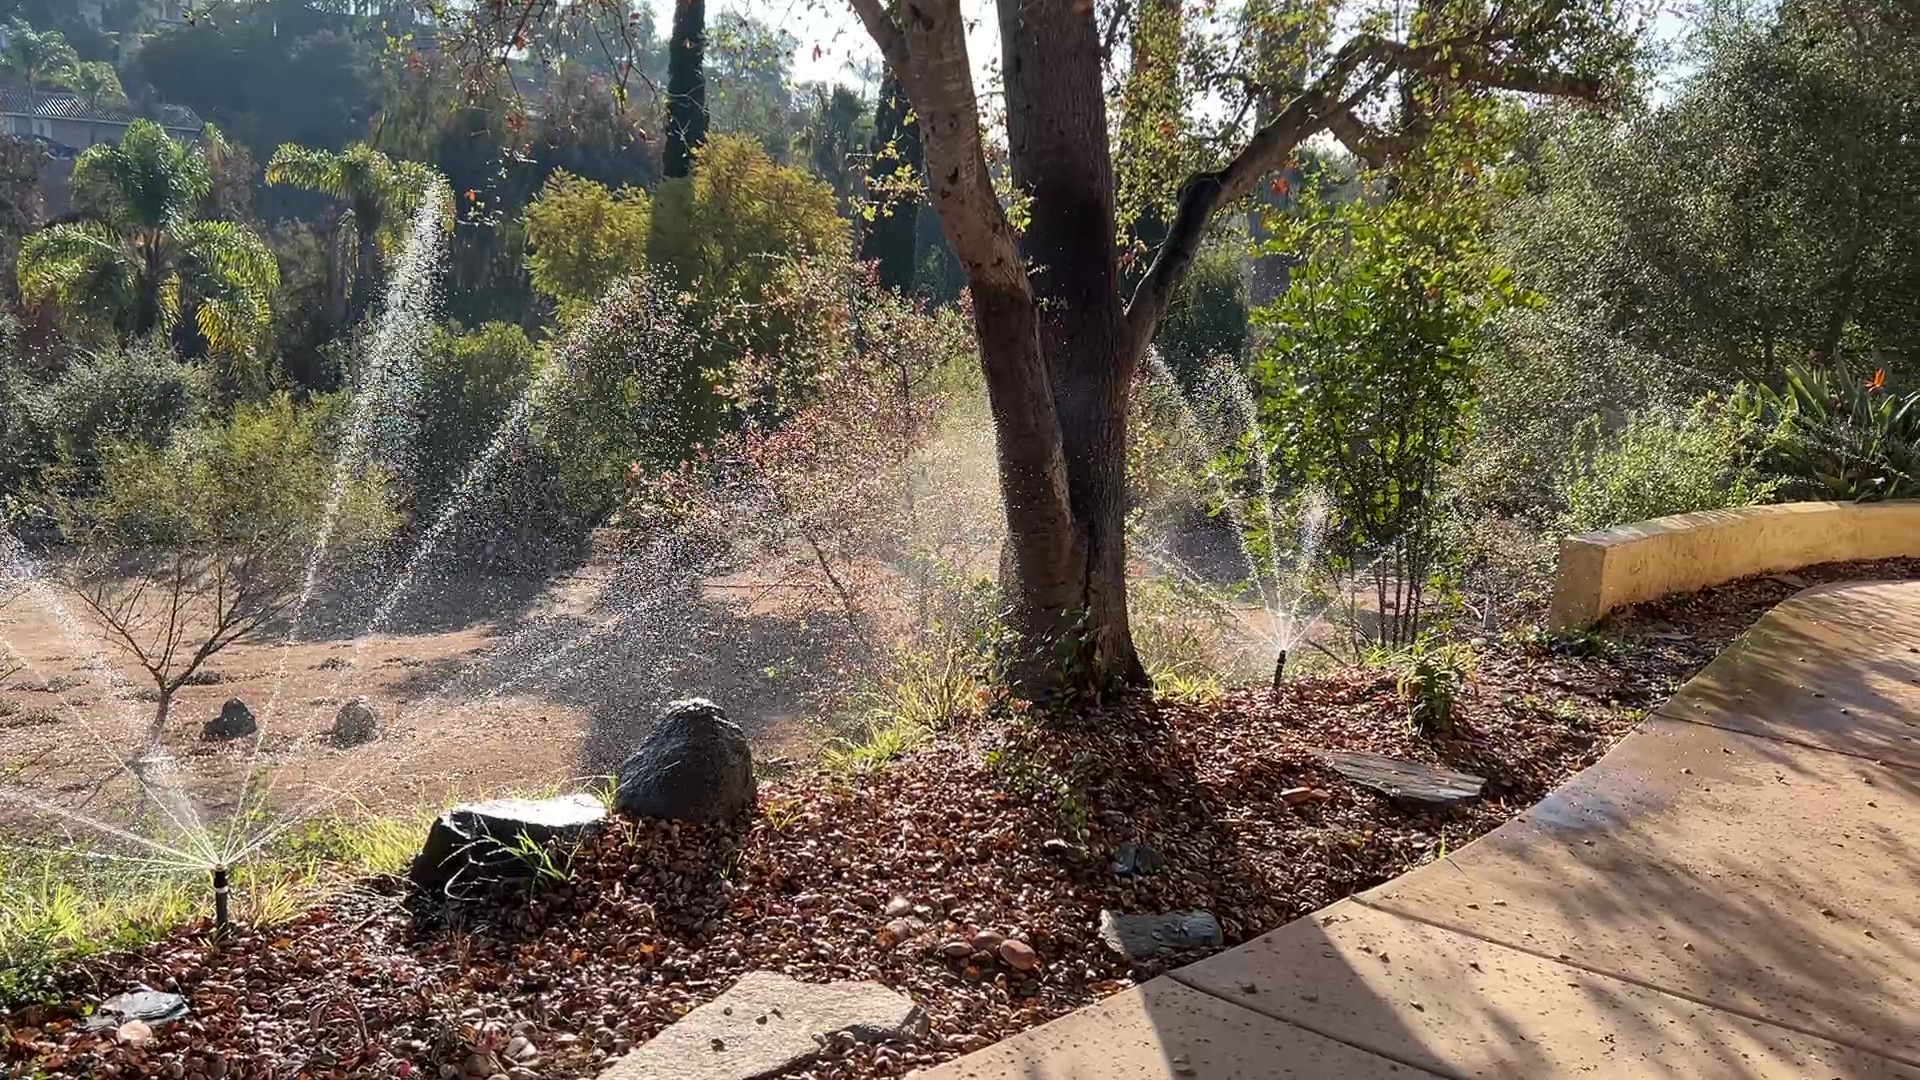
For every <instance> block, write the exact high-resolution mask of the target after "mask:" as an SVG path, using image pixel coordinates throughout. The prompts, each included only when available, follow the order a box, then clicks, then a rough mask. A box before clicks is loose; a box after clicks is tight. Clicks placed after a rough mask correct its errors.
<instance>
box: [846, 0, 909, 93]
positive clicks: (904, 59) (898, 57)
mask: <svg viewBox="0 0 1920 1080" xmlns="http://www.w3.org/2000/svg"><path fill="white" fill-rule="evenodd" d="M848 2H849V3H851V4H852V5H853V12H854V14H856V15H858V16H860V22H861V23H862V24H863V25H865V26H866V28H867V34H868V35H869V36H870V37H872V38H873V43H874V44H875V45H878V46H879V47H880V55H881V56H884V57H886V60H887V63H888V65H889V66H891V67H892V68H893V70H894V71H895V72H896V73H897V74H898V75H899V76H900V80H901V81H902V82H905V81H906V80H907V78H908V75H907V72H908V69H909V68H911V67H912V66H913V58H912V57H911V56H910V55H909V54H908V51H907V35H906V31H904V30H902V29H900V24H899V23H897V22H895V21H894V18H893V16H892V15H889V14H888V13H887V9H886V7H885V6H883V5H882V4H881V3H880V0H848Z"/></svg>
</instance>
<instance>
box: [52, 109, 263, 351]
mask: <svg viewBox="0 0 1920 1080" xmlns="http://www.w3.org/2000/svg"><path fill="white" fill-rule="evenodd" d="M216 134H217V133H216ZM73 187H74V191H75V194H76V201H78V202H80V203H81V204H82V206H83V207H84V208H85V212H86V214H87V220H83V221H74V222H63V223H60V224H56V225H53V226H50V227H48V228H46V229H44V230H42V231H40V232H37V233H35V234H33V235H32V236H30V237H28V238H27V240H26V242H25V243H24V244H23V245H22V246H21V250H20V289H21V292H22V293H23V294H24V295H25V296H27V297H28V298H30V299H33V300H47V299H51V300H53V301H55V302H56V303H57V304H59V306H60V310H61V315H62V318H63V319H64V320H66V321H67V322H68V323H69V324H70V325H73V326H76V327H79V328H82V329H83V330H86V329H100V328H107V329H111V330H112V331H114V332H116V333H118V335H119V336H120V337H121V338H122V339H128V338H135V337H145V336H147V335H148V334H152V333H156V332H167V331H171V330H172V329H173V328H174V327H175V325H176V324H177V323H178V322H179V321H180V317H181V314H182V312H183V311H191V312H192V315H193V320H194V324H195V326H196V328H197V329H198V330H199V332H200V334H201V335H202V336H203V337H204V338H205V339H206V341H207V345H208V347H209V348H210V349H211V350H212V351H213V352H215V353H216V354H219V355H223V356H226V357H229V358H236V359H237V358H243V357H248V356H250V355H252V353H253V351H254V349H255V348H256V347H257V346H258V345H260V344H261V343H262V342H263V341H264V340H265V339H266V337H267V335H268V333H269V331H270V324H271V317H272V297H273V293H274V290H275V289H276V288H277V287H278V286H279V283H280V270H279V266H278V264H277V263H275V261H274V258H273V253H272V252H271V251H270V250H269V249H268V248H267V246H266V244H264V243H263V242H261V240H260V238H259V237H258V236H256V235H255V234H254V233H253V232H251V231H250V230H248V229H246V228H243V227H242V226H240V225H237V224H235V223H233V222H230V221H202V220H198V219H197V218H196V217H195V214H196V212H197V210H198V209H199V207H200V205H201V203H202V202H203V201H204V200H205V199H206V198H207V195H208V193H209V192H210V191H211V190H212V182H211V179H210V177H209V173H208V169H207V160H206V151H205V149H204V148H202V147H201V146H198V145H195V144H190V143H184V142H178V141H175V140H174V139H172V138H170V137H169V136H168V135H167V133H166V132H165V131H163V130H162V129H161V128H160V127H159V125H157V124H154V123H152V122H150V121H146V120H138V121H135V122H134V123H133V124H132V125H131V126H130V127H129V128H128V129H127V133H126V136H125V137H124V138H122V139H121V141H120V143H119V145H117V146H115V145H108V144H104V143H103V144H101V145H98V146H94V147H91V148H89V149H88V150H87V151H86V152H85V153H83V154H81V155H80V160H79V161H78V162H77V163H75V165H74V170H73Z"/></svg>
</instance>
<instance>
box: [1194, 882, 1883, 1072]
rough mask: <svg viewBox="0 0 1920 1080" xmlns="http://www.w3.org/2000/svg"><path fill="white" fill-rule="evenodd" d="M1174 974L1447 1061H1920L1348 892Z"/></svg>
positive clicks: (1499, 1064)
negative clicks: (1349, 896) (1585, 966)
mask: <svg viewBox="0 0 1920 1080" xmlns="http://www.w3.org/2000/svg"><path fill="white" fill-rule="evenodd" d="M1172 978H1174V979H1175V980H1177V981H1179V982H1182V983H1185V984H1187V985H1189V986H1192V987H1195V988H1196V989H1200V990H1204V991H1206V992H1207V993H1210V994H1215V995H1218V996H1220V997H1223V998H1226V999H1228V1000H1231V1001H1235V1002H1238V1003H1239V1004H1241V1005H1243V1006H1245V1007H1246V1008H1248V1009H1251V1010H1253V1011H1255V1012H1258V1013H1261V1014H1263V1015H1266V1016H1270V1017H1273V1018H1275V1019H1278V1020H1284V1021H1286V1022H1288V1023H1291V1024H1294V1025H1297V1026H1299V1027H1302V1028H1305V1029H1307V1030H1310V1031H1317V1032H1320V1033H1322V1034H1324V1035H1328V1036H1331V1037H1333V1038H1337V1039H1339V1040H1340V1041H1342V1042H1346V1043H1350V1044H1352V1045H1354V1046H1358V1047H1361V1048H1364V1049H1366V1050H1370V1051H1373V1052H1375V1053H1379V1054H1383V1055H1385V1056H1388V1057H1391V1058H1394V1059H1396V1060H1400V1061H1405V1062H1410V1063H1412V1064H1414V1065H1419V1066H1422V1067H1424V1068H1428V1069H1432V1070H1434V1071H1436V1072H1440V1073H1443V1074H1445V1075H1450V1076H1475V1077H1510V1078H1513V1080H1530V1078H1533V1077H1548V1076H1596V1077H1651V1076H1665V1077H1693V1078H1699V1080H1709V1078H1723V1080H1775V1078H1777V1080H1800V1078H1803V1077H1831V1076H1846V1077H1865V1076H1875V1077H1889V1078H1891V1077H1902V1078H1908V1080H1920V1069H1906V1068H1902V1067H1900V1066H1897V1065H1895V1064H1894V1063H1893V1062H1889V1061H1886V1060H1885V1059H1882V1058H1877V1057H1875V1056H1873V1055H1871V1054H1866V1053H1862V1052H1860V1051H1858V1050H1853V1049H1850V1048H1848V1047H1845V1046H1840V1045H1838V1044H1836V1043H1833V1042H1830V1041H1828V1040H1825V1039H1820V1038H1815V1037H1812V1036H1807V1035H1802V1034H1800V1033H1798V1032H1794V1031H1789V1030H1787V1029H1785V1028H1780V1027H1776V1026H1774V1025H1772V1024H1765V1023H1760V1022H1757V1021H1754V1020H1750V1019H1747V1018H1746V1017H1743V1016H1737V1015H1734V1014H1732V1013H1727V1012H1722V1011H1719V1010H1716V1009H1711V1008H1706V1007H1703V1006H1701V1005H1699V1004H1697V1003H1695V1002H1692V1001H1689V1000H1687V999H1685V998H1681V997H1675V996H1673V995H1671V994H1667V993H1664V992H1661V991H1659V990H1654V989H1650V988H1647V987H1644V986H1638V985H1635V984H1633V983H1631V982H1626V981H1622V980H1620V979H1615V978H1611V977H1608V976H1604V975H1597V974H1594V973H1592V972H1589V971H1584V970H1581V969H1579V968H1576V967H1569V966H1568V965H1566V964H1563V963H1560V962H1557V961H1555V960H1550V959H1546V958H1543V957H1540V956H1536V955H1533V954H1531V953H1527V952H1523V951H1521V950H1518V949H1512V948H1508V947H1506V946H1504V945H1497V944H1494V943H1492V942H1487V941H1482V940H1479V939H1476V938H1473V937H1469V936H1467V935H1465V934H1459V933H1455V932H1453V931H1449V930H1443V929H1440V928H1438V927H1435V926H1431V925H1428V924H1425V923H1421V922H1416V921H1414V920H1411V919H1406V918H1402V917H1400V916H1398V915H1392V914H1388V913H1385V912H1381V911H1375V910H1372V909H1370V908H1367V907H1364V906H1362V905H1360V904H1357V903H1355V902H1353V901H1351V900H1345V901H1341V902H1340V903H1337V904H1335V905H1333V906H1332V907H1330V908H1326V909H1324V910H1322V911H1319V912H1315V913H1314V914H1313V915H1310V916H1308V917H1306V918H1304V919H1298V920H1296V921H1294V922H1293V923H1291V924H1289V925H1287V926H1285V927H1282V928H1281V929H1279V930H1276V931H1274V932H1273V933H1270V934H1267V935H1265V936H1263V937H1260V938H1257V939H1255V940H1254V941H1252V942H1249V943H1248V944H1247V945H1246V946H1244V947H1242V948H1238V949H1234V950H1231V951H1229V952H1225V953H1221V954H1220V955H1218V956H1214V957H1210V958H1208V959H1206V960H1202V961H1200V962H1199V963H1197V964H1193V965H1191V966H1189V967H1185V968H1182V969H1180V970H1179V971H1177V972H1175V973H1174V974H1173V976H1172Z"/></svg>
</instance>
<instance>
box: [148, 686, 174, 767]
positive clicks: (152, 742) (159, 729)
mask: <svg viewBox="0 0 1920 1080" xmlns="http://www.w3.org/2000/svg"><path fill="white" fill-rule="evenodd" d="M172 711H173V691H172V690H166V689H162V690H161V691H160V700H159V702H158V703H156V704H155V705H154V707H153V720H152V721H151V722H150V723H149V724H148V725H147V753H149V754H153V753H157V752H158V751H159V750H160V746H161V742H162V740H164V739H165V738H166V735H167V714H168V713H170V712H172Z"/></svg>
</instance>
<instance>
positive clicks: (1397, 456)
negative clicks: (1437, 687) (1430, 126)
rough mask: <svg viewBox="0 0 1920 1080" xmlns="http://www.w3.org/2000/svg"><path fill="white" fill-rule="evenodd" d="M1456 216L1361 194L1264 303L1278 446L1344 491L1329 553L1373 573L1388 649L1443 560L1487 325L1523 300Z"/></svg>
mask: <svg viewBox="0 0 1920 1080" xmlns="http://www.w3.org/2000/svg"><path fill="white" fill-rule="evenodd" d="M1456 213H1457V212H1456V211H1452V210H1444V209H1441V210H1436V209H1434V208H1431V207H1426V206H1423V205H1421V204H1420V203H1419V202H1418V201H1417V200H1412V199H1408V200H1404V201H1402V200H1394V201H1389V202H1387V203H1385V204H1384V205H1381V206H1370V205H1368V204H1365V203H1353V204H1348V205H1347V206H1345V207H1343V208H1341V209H1339V210H1338V211H1336V212H1334V213H1333V214H1331V215H1330V216H1328V217H1327V218H1324V219H1321V220H1318V221H1308V222H1304V223H1302V224H1300V225H1298V226H1297V227H1296V228H1295V229H1294V232H1295V234H1296V236H1295V239H1296V241H1297V242H1298V245H1299V247H1300V250H1303V251H1305V252H1306V253H1307V258H1306V261H1305V262H1303V263H1302V264H1300V265H1299V266H1298V267H1296V268H1295V270H1294V272H1293V274H1292V280H1291V285H1290V287H1289V288H1288V291H1287V292H1286V294H1285V295H1283V296H1282V297H1281V298H1280V300H1279V301H1278V302H1277V303H1276V304H1275V305H1274V306H1273V307H1271V308H1269V309H1266V310H1265V311H1264V312H1263V313H1262V318H1263V321H1264V322H1265V323H1266V324H1267V325H1268V326H1269V327H1270V328H1271V329H1272V331H1273V344H1272V345H1271V346H1270V347H1269V349H1268V350H1267V351H1266V353H1265V354H1264V355H1262V356H1261V357H1259V358H1258V359H1257V360H1256V361H1255V362H1254V364H1253V367H1252V377H1253V381H1254V383H1255V385H1256V387H1257V389H1258V390H1259V391H1260V419H1261V423H1262V426H1263V428H1264V429H1265V431H1264V442H1265V445H1266V446H1269V447H1273V448H1276V449H1277V452H1278V455H1279V462H1278V464H1279V465H1280V466H1281V467H1282V468H1283V469H1284V474H1285V475H1290V476H1292V477H1293V478H1294V479H1295V482H1296V483H1298V484H1301V485H1303V486H1308V487H1313V488H1318V489H1319V490H1321V491H1324V492H1325V493H1326V495H1327V497H1328V499H1329V500H1330V501H1331V504H1332V508H1333V518H1334V521H1335V525H1334V530H1335V531H1334V533H1333V535H1334V536H1335V537H1337V543H1336V544H1335V545H1334V550H1333V551H1332V552H1331V553H1332V554H1334V555H1337V556H1339V557H1341V558H1343V559H1344V560H1346V561H1347V563H1348V565H1349V566H1350V567H1352V568H1353V569H1354V570H1355V571H1356V572H1361V573H1364V574H1365V575H1366V576H1368V577H1370V578H1371V584H1372V585H1373V594H1374V599H1375V601H1376V603H1377V605H1378V611H1379V615H1380V619H1379V625H1378V631H1377V634H1376V637H1377V640H1378V641H1379V642H1380V643H1382V644H1386V645H1406V644H1409V643H1411V642H1413V641H1414V640H1417V638H1418V637H1419V633H1420V621H1421V617H1422V610H1423V603H1424V599H1425V594H1426V590H1427V588H1428V586H1429V584H1430V583H1431V582H1432V580H1433V578H1434V577H1435V575H1436V574H1437V572H1438V571H1439V570H1440V569H1441V566H1442V563H1441V555H1442V548H1441V541H1442V539H1443V533H1442V529H1443V526H1444V524H1445V522H1446V520H1447V517H1448V505H1447V497H1448V495H1449V492H1448V490H1447V488H1446V487H1445V485H1444V484H1443V482H1442V481H1443V479H1444V478H1445V477H1446V476H1447V475H1448V472H1449V470H1450V469H1451V468H1452V467H1453V466H1454V465H1455V464H1456V463H1457V462H1458V461H1459V458H1460V454H1461V451H1462V447H1463V445H1464V442H1465V437H1466V433H1467V430H1468V419H1469V416H1470V414H1471V410H1472V408H1473V403H1474V392H1475V386H1476V379H1475V374H1476V373H1475V370H1474V363H1473V361H1474V356H1475V351H1476V350H1475V346H1476V342H1477V338H1478V335H1479V333H1480V330H1481V327H1482V326H1483V324H1484V323H1485V322H1486V321H1487V320H1488V319H1489V318H1490V317H1491V316H1492V315H1493V314H1495V313H1497V312H1499V311H1501V310H1503V309H1505V308H1506V307H1508V306H1509V305H1512V304H1514V303H1517V302H1520V301H1521V300H1522V299H1523V297H1522V295H1521V294H1520V293H1519V292H1518V291H1517V290H1516V289H1515V288H1514V286H1513V284H1512V277H1511V275H1510V274H1509V273H1508V272H1507V271H1506V270H1505V269H1504V268H1502V267H1500V266H1498V265H1496V264H1495V263H1493V262H1492V260H1491V259H1490V258H1489V256H1488V254H1487V253H1486V251H1485V250H1484V248H1482V247H1481V245H1480V241H1479V240H1478V237H1477V233H1476V232H1475V231H1474V228H1473V222H1472V220H1471V215H1464V216H1456ZM1363 567H1364V568H1365V569H1364V570H1361V568H1363Z"/></svg>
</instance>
